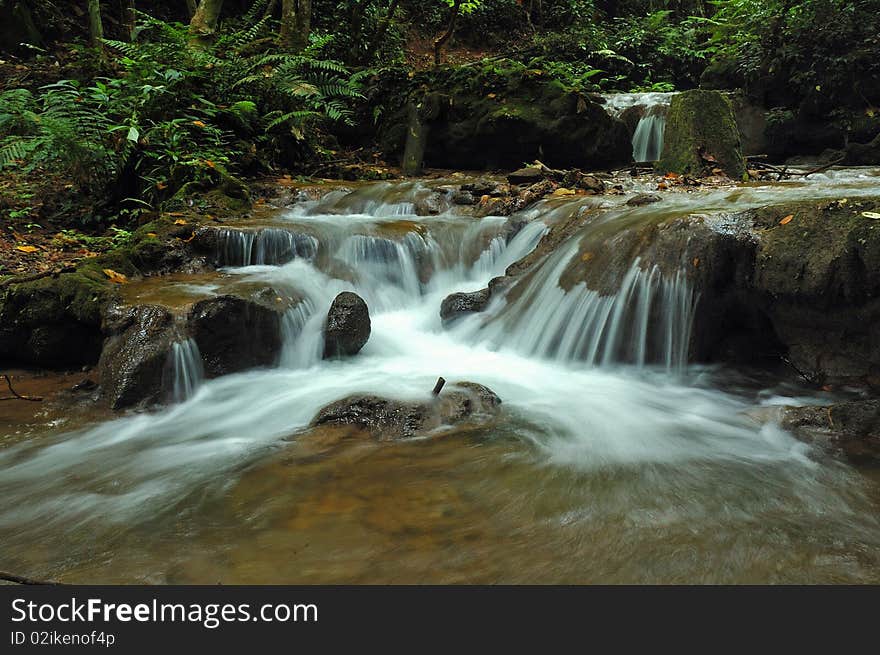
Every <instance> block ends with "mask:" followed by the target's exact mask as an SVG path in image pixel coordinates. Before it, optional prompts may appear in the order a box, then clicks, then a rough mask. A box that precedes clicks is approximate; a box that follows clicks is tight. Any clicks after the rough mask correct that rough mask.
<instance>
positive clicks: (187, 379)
mask: <svg viewBox="0 0 880 655" xmlns="http://www.w3.org/2000/svg"><path fill="white" fill-rule="evenodd" d="M168 370H169V373H170V376H171V380H170V389H171V399H172V400H173V401H174V402H176V403H179V402H183V401H184V400H187V399H188V398H191V397H192V395H193V394H194V393H195V391H196V389H197V388H198V387H199V385H200V384H201V383H202V381H203V380H204V379H205V369H204V367H203V366H202V354H201V353H200V352H199V347H198V345H196V342H195V340H193V339H186V340H184V341H177V342H175V343H174V344H172V346H171V352H170V353H169V355H168Z"/></svg>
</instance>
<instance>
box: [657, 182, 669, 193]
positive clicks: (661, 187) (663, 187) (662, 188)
mask: <svg viewBox="0 0 880 655" xmlns="http://www.w3.org/2000/svg"><path fill="white" fill-rule="evenodd" d="M668 188H669V186H668V185H667V184H666V183H665V182H659V183H658V184H657V190H658V191H666V189H668Z"/></svg>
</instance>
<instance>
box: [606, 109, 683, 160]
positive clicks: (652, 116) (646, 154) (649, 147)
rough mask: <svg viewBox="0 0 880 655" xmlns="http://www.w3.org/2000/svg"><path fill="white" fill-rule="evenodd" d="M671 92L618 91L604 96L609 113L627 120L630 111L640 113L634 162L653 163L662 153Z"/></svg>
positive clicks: (636, 131)
mask: <svg viewBox="0 0 880 655" xmlns="http://www.w3.org/2000/svg"><path fill="white" fill-rule="evenodd" d="M673 95H674V94H672V93H617V94H611V95H608V96H605V98H606V107H607V108H608V111H609V113H611V115H612V116H614V117H616V118H623V119H626V114H627V112H629V111H636V112H638V113H639V119H638V122H637V123H636V125H635V129H634V131H633V137H632V145H633V161H635V162H637V163H640V162H653V161H657V160H658V159H660V155H661V153H662V152H663V135H664V132H665V131H666V114H667V112H668V110H669V103H670V102H671V100H672V96H673Z"/></svg>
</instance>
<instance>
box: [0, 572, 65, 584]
mask: <svg viewBox="0 0 880 655" xmlns="http://www.w3.org/2000/svg"><path fill="white" fill-rule="evenodd" d="M0 580H6V581H7V582H14V583H15V584H27V585H60V584H63V583H62V582H55V581H54V580H35V579H33V578H26V577H24V576H23V575H15V574H14V573H9V572H7V571H0Z"/></svg>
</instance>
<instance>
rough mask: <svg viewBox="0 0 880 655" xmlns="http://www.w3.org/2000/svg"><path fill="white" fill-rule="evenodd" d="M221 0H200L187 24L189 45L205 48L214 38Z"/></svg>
mask: <svg viewBox="0 0 880 655" xmlns="http://www.w3.org/2000/svg"><path fill="white" fill-rule="evenodd" d="M222 7H223V0H201V2H199V6H198V8H197V9H196V13H195V15H194V16H193V17H192V20H191V21H190V23H189V42H190V45H195V46H205V45H207V44H208V43H209V42H210V41H211V39H213V37H214V33H215V32H216V31H217V23H218V22H219V20H220V9H221V8H222Z"/></svg>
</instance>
